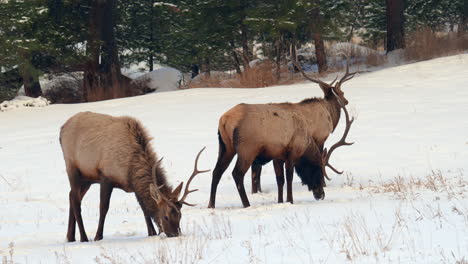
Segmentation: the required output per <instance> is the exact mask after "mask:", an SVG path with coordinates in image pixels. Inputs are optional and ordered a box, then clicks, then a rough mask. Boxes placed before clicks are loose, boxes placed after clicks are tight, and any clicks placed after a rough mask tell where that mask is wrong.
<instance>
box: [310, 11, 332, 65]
mask: <svg viewBox="0 0 468 264" xmlns="http://www.w3.org/2000/svg"><path fill="white" fill-rule="evenodd" d="M313 17H314V18H315V19H316V22H315V23H314V24H312V38H313V39H314V44H315V56H316V57H317V65H318V71H319V73H322V72H325V71H327V70H328V66H327V56H326V54H325V45H324V43H323V38H322V33H323V24H322V23H323V20H322V17H321V16H320V10H319V9H315V10H314V12H313Z"/></svg>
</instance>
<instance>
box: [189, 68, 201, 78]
mask: <svg viewBox="0 0 468 264" xmlns="http://www.w3.org/2000/svg"><path fill="white" fill-rule="evenodd" d="M190 70H191V71H192V79H193V78H195V77H196V76H197V75H198V74H200V68H199V67H198V65H197V64H192V66H190Z"/></svg>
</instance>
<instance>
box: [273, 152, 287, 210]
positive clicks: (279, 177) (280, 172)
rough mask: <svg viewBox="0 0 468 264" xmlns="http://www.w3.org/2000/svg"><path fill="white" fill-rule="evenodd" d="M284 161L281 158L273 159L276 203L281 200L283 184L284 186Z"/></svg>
mask: <svg viewBox="0 0 468 264" xmlns="http://www.w3.org/2000/svg"><path fill="white" fill-rule="evenodd" d="M283 165H284V162H283V161H282V160H273V166H274V168H275V174H276V184H277V186H278V203H282V202H283V186H284V167H283Z"/></svg>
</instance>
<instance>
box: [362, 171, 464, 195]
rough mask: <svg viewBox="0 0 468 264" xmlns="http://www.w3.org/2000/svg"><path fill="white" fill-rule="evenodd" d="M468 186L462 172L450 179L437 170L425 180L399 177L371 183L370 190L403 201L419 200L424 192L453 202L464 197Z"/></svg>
mask: <svg viewBox="0 0 468 264" xmlns="http://www.w3.org/2000/svg"><path fill="white" fill-rule="evenodd" d="M467 184H468V182H467V181H466V180H465V179H464V178H463V173H462V172H460V173H459V174H458V175H457V176H453V177H451V178H448V177H447V176H445V175H444V174H443V173H442V172H441V171H440V170H437V171H432V172H431V173H429V174H428V175H426V177H424V178H414V177H413V176H408V177H403V176H401V175H398V176H397V177H395V178H394V179H393V180H390V181H387V182H383V183H379V184H374V183H373V182H371V183H370V185H369V187H368V188H369V189H370V191H371V192H373V193H392V194H393V195H395V196H396V197H397V198H398V199H402V200H406V199H413V198H417V197H418V195H420V192H421V191H424V190H426V191H431V192H437V193H440V194H444V195H446V196H447V199H449V200H452V199H453V198H455V197H457V196H458V195H464V193H463V188H464V186H466V185H467Z"/></svg>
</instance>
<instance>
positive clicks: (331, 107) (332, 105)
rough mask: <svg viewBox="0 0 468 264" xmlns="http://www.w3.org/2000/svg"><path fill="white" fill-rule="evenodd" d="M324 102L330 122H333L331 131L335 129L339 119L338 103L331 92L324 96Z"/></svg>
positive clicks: (339, 109) (339, 107) (339, 108)
mask: <svg viewBox="0 0 468 264" xmlns="http://www.w3.org/2000/svg"><path fill="white" fill-rule="evenodd" d="M324 102H325V106H326V108H327V110H328V112H330V116H331V118H332V123H333V131H335V128H336V126H337V125H338V122H339V121H340V115H341V106H340V103H339V102H338V99H337V98H336V96H335V95H333V94H332V93H330V94H328V95H327V96H325V100H324Z"/></svg>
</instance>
